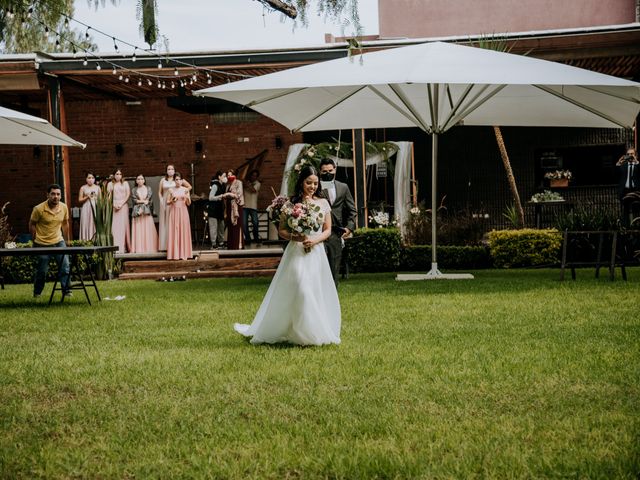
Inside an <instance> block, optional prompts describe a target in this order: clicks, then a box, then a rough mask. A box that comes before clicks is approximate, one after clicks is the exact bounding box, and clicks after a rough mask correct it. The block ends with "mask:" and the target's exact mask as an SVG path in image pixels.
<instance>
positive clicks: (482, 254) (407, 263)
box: [400, 245, 491, 271]
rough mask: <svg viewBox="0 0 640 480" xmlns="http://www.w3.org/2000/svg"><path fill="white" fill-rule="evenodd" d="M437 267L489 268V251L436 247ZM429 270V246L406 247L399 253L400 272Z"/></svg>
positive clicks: (465, 247)
mask: <svg viewBox="0 0 640 480" xmlns="http://www.w3.org/2000/svg"><path fill="white" fill-rule="evenodd" d="M437 254H438V258H437V260H438V267H443V268H448V269H452V270H468V269H474V270H477V269H480V268H490V267H491V256H490V255H489V249H488V248H487V247H484V246H473V247H472V246H456V245H442V246H438V250H437ZM430 268H431V245H407V246H404V247H402V250H401V252H400V270H402V271H422V270H429V269H430Z"/></svg>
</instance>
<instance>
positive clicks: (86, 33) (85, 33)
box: [84, 27, 91, 40]
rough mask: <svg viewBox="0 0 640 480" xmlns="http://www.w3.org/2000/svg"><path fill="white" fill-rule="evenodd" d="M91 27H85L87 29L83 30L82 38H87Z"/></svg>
mask: <svg viewBox="0 0 640 480" xmlns="http://www.w3.org/2000/svg"><path fill="white" fill-rule="evenodd" d="M90 29H91V27H87V31H86V32H84V38H85V39H87V40H89V30H90Z"/></svg>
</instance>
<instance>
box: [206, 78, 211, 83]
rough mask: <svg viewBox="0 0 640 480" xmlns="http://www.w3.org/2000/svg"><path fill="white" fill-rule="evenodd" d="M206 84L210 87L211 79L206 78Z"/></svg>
mask: <svg viewBox="0 0 640 480" xmlns="http://www.w3.org/2000/svg"><path fill="white" fill-rule="evenodd" d="M207 83H208V84H209V85H211V77H209V78H207Z"/></svg>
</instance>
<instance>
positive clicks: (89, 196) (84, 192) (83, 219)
mask: <svg viewBox="0 0 640 480" xmlns="http://www.w3.org/2000/svg"><path fill="white" fill-rule="evenodd" d="M85 181H86V182H87V183H86V184H85V185H83V186H81V187H80V192H78V203H80V205H82V208H81V210H80V232H79V235H78V236H79V238H80V240H93V237H94V236H95V234H96V222H95V218H94V215H95V213H94V212H95V208H96V199H97V198H98V196H99V195H100V187H99V186H97V185H96V184H95V183H96V176H95V175H94V174H93V173H91V172H88V173H87V178H86V180H85Z"/></svg>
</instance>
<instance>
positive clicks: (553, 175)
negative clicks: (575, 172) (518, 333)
mask: <svg viewBox="0 0 640 480" xmlns="http://www.w3.org/2000/svg"><path fill="white" fill-rule="evenodd" d="M544 178H546V179H548V180H549V185H550V186H551V187H555V188H561V187H562V188H564V187H568V186H569V180H571V172H570V171H569V170H556V171H554V172H547V173H545V174H544Z"/></svg>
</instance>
